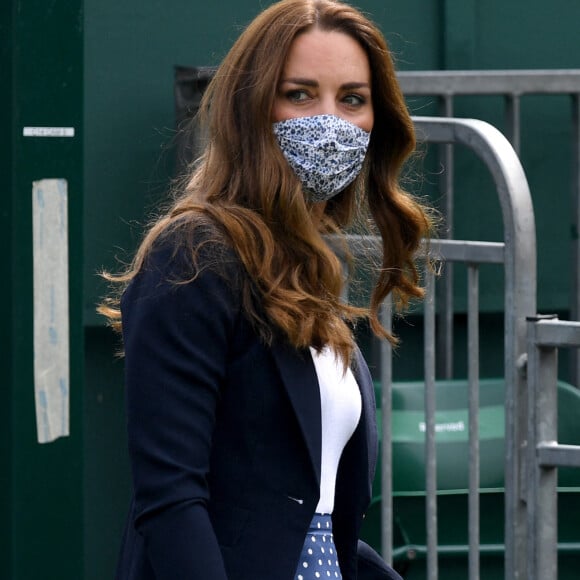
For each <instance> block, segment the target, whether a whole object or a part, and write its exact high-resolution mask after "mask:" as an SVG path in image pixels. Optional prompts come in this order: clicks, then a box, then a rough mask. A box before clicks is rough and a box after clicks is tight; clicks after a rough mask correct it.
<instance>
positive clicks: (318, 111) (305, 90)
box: [272, 28, 374, 132]
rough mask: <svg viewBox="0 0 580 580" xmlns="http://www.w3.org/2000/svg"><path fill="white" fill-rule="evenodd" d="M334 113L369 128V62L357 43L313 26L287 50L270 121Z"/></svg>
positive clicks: (371, 110) (371, 106) (371, 123)
mask: <svg viewBox="0 0 580 580" xmlns="http://www.w3.org/2000/svg"><path fill="white" fill-rule="evenodd" d="M312 115H336V116H337V117H341V118H342V119H344V120H346V121H350V122H351V123H353V124H354V125H357V126H358V127H360V128H361V129H364V130H365V131H369V132H370V131H371V129H372V128H373V121H374V114H373V104H372V95H371V70H370V66H369V60H368V58H367V55H366V53H365V51H364V50H363V48H362V47H361V45H360V44H359V43H358V42H357V41H356V40H355V39H354V38H352V37H351V36H349V35H347V34H344V33H342V32H337V31H330V32H329V31H324V30H319V29H318V28H313V29H312V30H309V31H308V32H305V33H303V34H301V35H299V36H298V37H297V38H296V39H295V40H294V42H293V43H292V45H291V47H290V51H289V53H288V57H287V59H286V63H285V65H284V70H283V71H282V78H281V79H280V82H279V83H278V88H277V91H276V98H275V101H274V109H273V113H272V116H273V121H274V122H276V121H285V120H287V119H292V118H294V117H308V116H312Z"/></svg>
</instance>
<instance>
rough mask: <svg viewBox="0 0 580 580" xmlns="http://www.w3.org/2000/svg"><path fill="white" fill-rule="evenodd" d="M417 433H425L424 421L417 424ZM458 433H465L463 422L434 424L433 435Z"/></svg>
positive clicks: (425, 425)
mask: <svg viewBox="0 0 580 580" xmlns="http://www.w3.org/2000/svg"><path fill="white" fill-rule="evenodd" d="M419 431H421V433H425V431H427V424H426V423H425V422H424V421H421V422H420V423H419ZM460 431H465V423H464V422H463V421H454V422H451V423H436V424H435V433H457V432H460Z"/></svg>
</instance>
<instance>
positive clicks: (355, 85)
mask: <svg viewBox="0 0 580 580" xmlns="http://www.w3.org/2000/svg"><path fill="white" fill-rule="evenodd" d="M340 88H341V89H346V90H347V91H348V90H352V89H370V88H371V85H370V84H369V83H364V82H350V83H344V84H343V85H340Z"/></svg>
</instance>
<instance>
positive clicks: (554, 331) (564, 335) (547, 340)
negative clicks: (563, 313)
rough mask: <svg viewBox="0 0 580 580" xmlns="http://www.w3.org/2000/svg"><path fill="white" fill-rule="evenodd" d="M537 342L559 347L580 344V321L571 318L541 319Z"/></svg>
mask: <svg viewBox="0 0 580 580" xmlns="http://www.w3.org/2000/svg"><path fill="white" fill-rule="evenodd" d="M536 342H537V344H538V345H540V346H553V347H558V348H565V347H578V346H580V322H570V321H569V320H539V321H538V322H537V324H536Z"/></svg>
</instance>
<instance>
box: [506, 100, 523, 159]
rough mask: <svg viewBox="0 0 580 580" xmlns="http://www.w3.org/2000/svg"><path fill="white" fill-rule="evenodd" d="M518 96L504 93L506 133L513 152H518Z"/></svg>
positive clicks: (519, 108)
mask: <svg viewBox="0 0 580 580" xmlns="http://www.w3.org/2000/svg"><path fill="white" fill-rule="evenodd" d="M520 110H521V107H520V96H519V95H518V94H515V93H510V94H509V95H505V117H506V118H505V124H506V135H507V138H508V139H509V142H510V143H511V144H512V147H513V148H514V150H515V152H516V153H517V154H518V155H519V154H520V117H521V115H520Z"/></svg>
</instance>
